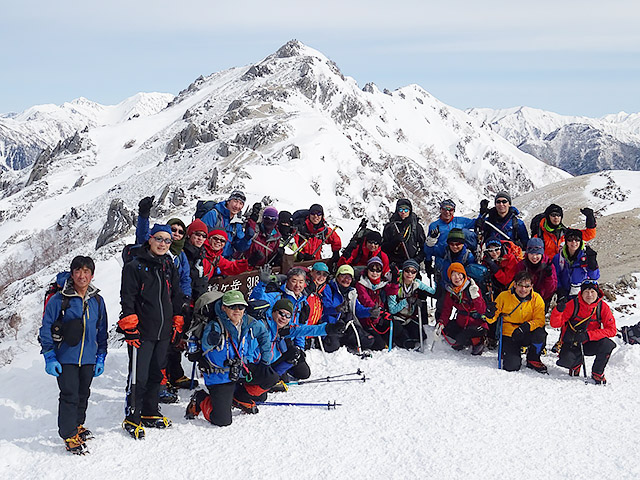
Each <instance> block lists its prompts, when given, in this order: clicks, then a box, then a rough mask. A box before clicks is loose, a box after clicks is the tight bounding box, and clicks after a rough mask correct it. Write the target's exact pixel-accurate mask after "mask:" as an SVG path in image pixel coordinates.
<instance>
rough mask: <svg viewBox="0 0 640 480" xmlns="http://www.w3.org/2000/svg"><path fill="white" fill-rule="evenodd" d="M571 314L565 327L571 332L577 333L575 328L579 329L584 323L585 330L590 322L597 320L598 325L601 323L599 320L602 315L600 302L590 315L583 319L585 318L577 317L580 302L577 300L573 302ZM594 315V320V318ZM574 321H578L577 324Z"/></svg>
mask: <svg viewBox="0 0 640 480" xmlns="http://www.w3.org/2000/svg"><path fill="white" fill-rule="evenodd" d="M573 304H574V306H573V314H572V315H571V317H570V318H569V321H568V322H567V325H568V326H569V327H570V328H571V330H573V331H574V332H577V331H578V329H577V327H579V326H580V325H582V324H583V323H586V326H585V330H586V329H587V327H588V326H589V323H590V322H591V321H592V320H597V321H598V323H602V320H601V316H602V315H601V314H602V302H598V305H596V306H595V307H594V308H593V309H592V310H591V313H590V314H589V315H588V316H587V317H585V318H580V317H579V316H578V311H579V310H580V302H578V300H577V299H574V300H573ZM594 315H595V318H594ZM574 320H578V322H575V323H574Z"/></svg>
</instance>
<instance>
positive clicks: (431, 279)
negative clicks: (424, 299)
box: [427, 275, 433, 308]
mask: <svg viewBox="0 0 640 480" xmlns="http://www.w3.org/2000/svg"><path fill="white" fill-rule="evenodd" d="M427 277H429V286H430V287H431V288H433V276H431V275H427ZM429 306H430V307H431V308H433V297H429Z"/></svg>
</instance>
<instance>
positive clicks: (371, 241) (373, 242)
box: [367, 240, 380, 245]
mask: <svg viewBox="0 0 640 480" xmlns="http://www.w3.org/2000/svg"><path fill="white" fill-rule="evenodd" d="M367 243H370V244H371V245H380V242H376V241H375V240H367Z"/></svg>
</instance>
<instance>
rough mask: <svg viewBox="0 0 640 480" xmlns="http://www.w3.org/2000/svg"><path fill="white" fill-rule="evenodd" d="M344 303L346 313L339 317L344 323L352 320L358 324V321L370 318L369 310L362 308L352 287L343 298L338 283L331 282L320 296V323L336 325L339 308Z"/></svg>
mask: <svg viewBox="0 0 640 480" xmlns="http://www.w3.org/2000/svg"><path fill="white" fill-rule="evenodd" d="M345 302H346V303H347V305H346V306H345V310H346V312H345V313H343V314H342V316H341V317H340V318H341V320H344V321H345V323H347V322H349V321H350V320H353V321H354V322H356V324H358V323H359V319H361V318H368V317H370V316H371V311H370V309H369V308H367V307H365V306H363V305H362V304H361V303H360V301H359V300H358V293H357V292H356V289H355V288H354V287H349V290H348V291H347V292H346V298H345V295H343V294H342V292H341V291H340V287H339V286H338V283H337V282H336V281H335V280H331V281H330V282H329V283H328V284H327V288H325V289H324V292H323V295H322V307H323V308H322V321H323V322H326V323H336V322H337V320H338V316H339V315H340V313H339V310H340V307H341V306H343V304H344V303H345Z"/></svg>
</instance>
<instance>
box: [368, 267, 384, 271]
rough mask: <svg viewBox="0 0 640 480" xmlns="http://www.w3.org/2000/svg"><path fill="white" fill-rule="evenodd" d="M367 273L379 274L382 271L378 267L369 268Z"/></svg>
mask: <svg viewBox="0 0 640 480" xmlns="http://www.w3.org/2000/svg"><path fill="white" fill-rule="evenodd" d="M369 271H370V272H381V271H382V267H378V266H375V267H370V268H369Z"/></svg>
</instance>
